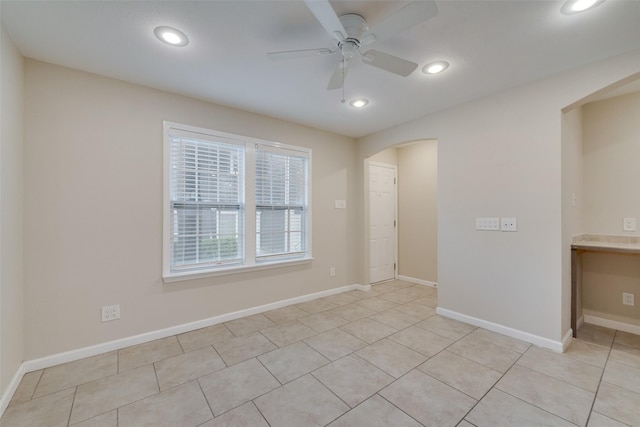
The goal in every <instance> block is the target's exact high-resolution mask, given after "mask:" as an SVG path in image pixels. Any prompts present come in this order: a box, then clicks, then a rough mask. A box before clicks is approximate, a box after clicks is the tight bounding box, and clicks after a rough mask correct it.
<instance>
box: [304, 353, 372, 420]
mask: <svg viewBox="0 0 640 427" xmlns="http://www.w3.org/2000/svg"><path fill="white" fill-rule="evenodd" d="M325 366H326V365H325ZM318 369H320V368H318ZM318 369H315V370H314V371H311V372H309V373H308V374H306V375H311V376H312V377H313V378H314V379H315V380H316V381H318V382H319V383H320V384H322V387H324V388H326V389H327V390H329V391H330V392H331V394H333V395H334V396H335V397H336V398H338V399H339V400H340V402H342V403H344V404H345V405H347V408H349V409H348V410H347V411H345V412H343V413H342V414H340V415H339V416H337V417H336V418H334V419H333V420H331V421H329V422H328V423H327V424H331V423H332V422H334V421H335V420H337V419H338V418H340V417H341V416H343V415H345V414H347V413H348V412H350V411H351V410H352V409H355V408H356V407H357V406H358V405H360V403H362V402H364V401H365V400H367V399H369V398H370V397H371V396H373V394H375V393H373V394H372V395H371V396H367V397H366V398H365V399H364V400H363V401H362V402H360V403H358V405H356V406H354V407H353V408H352V407H351V405H349V404H348V403H347V402H345V401H344V399H342V398H341V397H340V396H338V394H337V393H335V392H334V391H333V390H331V387H329V386H328V385H327V384H325V383H324V382H323V381H322V380H321V379H320V378H318V377H316V376H315V375H313V373H314V372H315V371H317V370H318ZM303 376H304V375H303ZM376 393H377V392H376ZM325 425H326V424H325Z"/></svg>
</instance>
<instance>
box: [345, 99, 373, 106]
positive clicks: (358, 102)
mask: <svg viewBox="0 0 640 427" xmlns="http://www.w3.org/2000/svg"><path fill="white" fill-rule="evenodd" d="M368 103H369V100H368V99H364V98H359V99H354V100H353V101H351V102H350V103H349V105H351V106H352V107H354V108H362V107H364V106H365V105H367V104H368Z"/></svg>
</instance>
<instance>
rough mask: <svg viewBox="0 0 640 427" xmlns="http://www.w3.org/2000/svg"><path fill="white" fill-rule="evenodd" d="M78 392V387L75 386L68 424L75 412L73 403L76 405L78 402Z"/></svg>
mask: <svg viewBox="0 0 640 427" xmlns="http://www.w3.org/2000/svg"><path fill="white" fill-rule="evenodd" d="M77 394H78V387H77V386H76V387H75V390H74V391H73V399H72V401H71V408H69V416H68V417H67V426H68V425H69V424H71V414H72V413H73V405H75V403H76V396H77Z"/></svg>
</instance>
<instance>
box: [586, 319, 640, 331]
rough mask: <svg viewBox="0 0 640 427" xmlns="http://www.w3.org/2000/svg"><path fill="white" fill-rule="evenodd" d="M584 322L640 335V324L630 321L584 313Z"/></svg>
mask: <svg viewBox="0 0 640 427" xmlns="http://www.w3.org/2000/svg"><path fill="white" fill-rule="evenodd" d="M584 323H591V324H592V325H597V326H604V327H605V328H610V329H617V330H619V331H622V332H629V333H630V334H636V335H640V326H638V325H634V324H631V323H624V322H619V321H617V320H609V319H605V318H604V317H599V316H594V315H592V314H585V315H584Z"/></svg>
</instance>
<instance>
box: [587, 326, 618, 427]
mask: <svg viewBox="0 0 640 427" xmlns="http://www.w3.org/2000/svg"><path fill="white" fill-rule="evenodd" d="M617 335H618V331H617V330H615V331H614V332H613V339H612V340H611V344H609V352H608V353H607V360H606V361H605V362H604V367H603V368H602V374H600V380H599V381H598V387H596V391H595V393H594V394H593V400H592V401H591V407H590V408H589V415H588V416H587V425H589V421H590V420H591V414H592V413H593V408H594V406H596V400H597V399H598V393H599V392H600V385H601V384H602V379H603V378H604V373H605V372H606V370H607V365H609V358H610V357H611V351H612V350H613V344H614V343H615V342H616V336H617ZM616 421H617V420H616Z"/></svg>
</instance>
